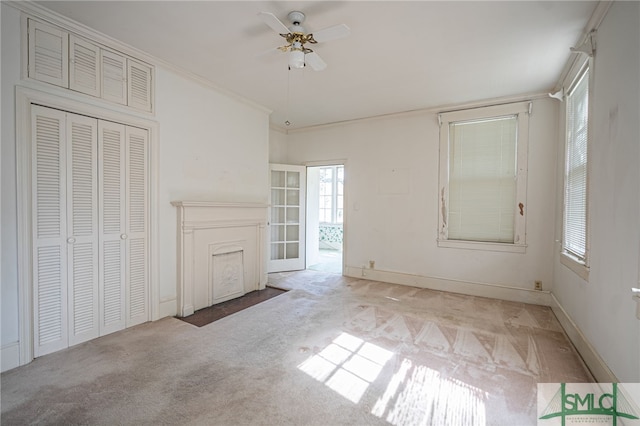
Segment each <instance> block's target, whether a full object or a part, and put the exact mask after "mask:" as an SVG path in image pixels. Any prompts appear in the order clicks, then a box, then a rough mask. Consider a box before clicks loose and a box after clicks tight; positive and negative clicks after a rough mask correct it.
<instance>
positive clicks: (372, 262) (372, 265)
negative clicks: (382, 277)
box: [369, 260, 376, 269]
mask: <svg viewBox="0 0 640 426" xmlns="http://www.w3.org/2000/svg"><path fill="white" fill-rule="evenodd" d="M375 267H376V261H375V260H370V261H369V269H375Z"/></svg>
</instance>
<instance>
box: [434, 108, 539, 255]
mask: <svg viewBox="0 0 640 426" xmlns="http://www.w3.org/2000/svg"><path fill="white" fill-rule="evenodd" d="M529 109H530V104H529V103H527V102H522V103H517V104H506V105H497V106H491V107H484V108H476V109H473V110H464V111H455V112H450V113H443V114H440V116H439V118H440V122H441V130H440V187H441V188H440V215H439V227H440V229H439V238H438V245H439V246H441V247H461V248H479V249H488V250H498V251H519V252H522V251H524V247H525V229H524V225H525V205H524V200H526V194H525V191H526V160H527V157H526V155H527V148H526V147H527V139H528V117H529Z"/></svg>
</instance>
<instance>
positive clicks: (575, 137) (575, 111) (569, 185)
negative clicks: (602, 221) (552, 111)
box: [563, 69, 589, 261]
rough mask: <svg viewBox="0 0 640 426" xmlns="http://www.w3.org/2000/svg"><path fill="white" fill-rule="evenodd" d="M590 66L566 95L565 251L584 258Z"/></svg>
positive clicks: (580, 258)
mask: <svg viewBox="0 0 640 426" xmlns="http://www.w3.org/2000/svg"><path fill="white" fill-rule="evenodd" d="M588 111H589V70H588V69H587V70H586V71H585V72H584V73H583V74H582V75H581V76H580V78H579V79H578V81H577V82H576V84H575V85H574V87H573V89H572V90H571V91H570V92H569V96H568V97H567V151H566V163H565V198H564V238H563V249H564V251H565V252H567V253H569V254H571V255H573V256H575V257H577V258H578V259H579V260H583V261H584V260H585V258H586V247H587V136H588V135H587V130H588V122H589V119H588V117H589V114H588Z"/></svg>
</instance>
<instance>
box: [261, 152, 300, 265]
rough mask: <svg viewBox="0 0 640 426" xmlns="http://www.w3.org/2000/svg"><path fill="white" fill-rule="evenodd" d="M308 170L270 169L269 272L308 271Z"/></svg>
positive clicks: (293, 167)
mask: <svg viewBox="0 0 640 426" xmlns="http://www.w3.org/2000/svg"><path fill="white" fill-rule="evenodd" d="M305 185H306V167H304V166H291V165H286V164H272V165H271V167H270V186H271V192H270V200H269V204H270V208H269V237H270V244H269V248H270V256H269V266H268V270H269V272H281V271H297V270H300V269H304V268H305V194H306V189H305Z"/></svg>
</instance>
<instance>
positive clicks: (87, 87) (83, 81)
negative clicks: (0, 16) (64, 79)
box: [69, 35, 100, 96]
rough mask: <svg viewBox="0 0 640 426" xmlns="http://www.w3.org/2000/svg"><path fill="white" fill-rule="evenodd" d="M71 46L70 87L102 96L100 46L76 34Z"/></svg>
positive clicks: (71, 40) (70, 38)
mask: <svg viewBox="0 0 640 426" xmlns="http://www.w3.org/2000/svg"><path fill="white" fill-rule="evenodd" d="M69 44H70V46H71V51H70V53H71V58H70V62H71V65H70V71H69V77H70V78H69V88H70V89H73V90H77V91H78V92H82V93H86V94H88V95H92V96H100V48H99V47H98V46H96V45H94V44H91V43H89V42H87V41H84V40H82V39H79V38H77V37H75V36H74V35H71V36H69Z"/></svg>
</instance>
